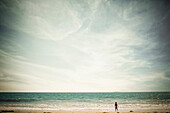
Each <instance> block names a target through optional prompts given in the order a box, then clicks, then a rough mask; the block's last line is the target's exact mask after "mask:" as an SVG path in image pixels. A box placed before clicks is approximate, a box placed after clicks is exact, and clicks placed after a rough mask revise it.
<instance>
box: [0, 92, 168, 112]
mask: <svg viewBox="0 0 170 113" xmlns="http://www.w3.org/2000/svg"><path fill="white" fill-rule="evenodd" d="M115 102H117V103H118V109H119V111H130V110H132V111H170V92H121V93H120V92H114V93H0V110H9V109H10V110H49V111H114V103H115Z"/></svg>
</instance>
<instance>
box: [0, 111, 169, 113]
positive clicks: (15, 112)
mask: <svg viewBox="0 0 170 113" xmlns="http://www.w3.org/2000/svg"><path fill="white" fill-rule="evenodd" d="M0 113H170V112H156V111H155V112H97V111H56V112H55V111H0Z"/></svg>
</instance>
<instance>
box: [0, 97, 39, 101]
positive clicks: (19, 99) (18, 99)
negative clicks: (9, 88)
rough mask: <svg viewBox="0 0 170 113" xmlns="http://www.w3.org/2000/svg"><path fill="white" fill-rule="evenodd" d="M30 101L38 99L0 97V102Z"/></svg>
mask: <svg viewBox="0 0 170 113" xmlns="http://www.w3.org/2000/svg"><path fill="white" fill-rule="evenodd" d="M32 101H39V100H38V99H21V98H17V99H0V102H32Z"/></svg>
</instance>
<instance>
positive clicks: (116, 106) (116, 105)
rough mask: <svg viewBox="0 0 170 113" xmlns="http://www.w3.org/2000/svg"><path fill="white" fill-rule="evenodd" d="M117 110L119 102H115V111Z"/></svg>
mask: <svg viewBox="0 0 170 113" xmlns="http://www.w3.org/2000/svg"><path fill="white" fill-rule="evenodd" d="M116 110H117V111H118V104H117V102H115V112H116Z"/></svg>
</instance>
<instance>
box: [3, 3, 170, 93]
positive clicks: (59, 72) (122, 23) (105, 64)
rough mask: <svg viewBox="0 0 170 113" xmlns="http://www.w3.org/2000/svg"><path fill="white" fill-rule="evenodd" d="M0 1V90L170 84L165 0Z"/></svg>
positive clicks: (169, 13)
mask: <svg viewBox="0 0 170 113" xmlns="http://www.w3.org/2000/svg"><path fill="white" fill-rule="evenodd" d="M0 6H1V7H0V12H1V14H0V17H1V18H0V73H1V76H0V81H2V82H1V83H0V86H2V87H3V88H1V89H0V91H153V90H155V91H163V90H167V91H169V90H170V89H169V88H168V85H170V84H169V83H170V82H169V77H168V73H169V71H168V70H169V69H170V65H169V62H170V59H169V58H170V57H169V56H170V54H169V48H170V47H169V44H170V40H169V39H170V38H169V37H170V35H169V33H168V29H170V28H169V18H170V9H169V7H168V3H166V1H164V0H163V1H120V0H119V1H118V0H115V1H111V0H105V1H100V0H96V1H79V0H74V1H68V0H58V1H53V0H52V1H20V0H16V1H8V0H7V1H1V2H0ZM10 17H11V18H10ZM155 81H156V82H159V84H157V83H155ZM7 84H8V85H7ZM6 85H7V86H9V87H6ZM134 86H137V87H135V88H134Z"/></svg>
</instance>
